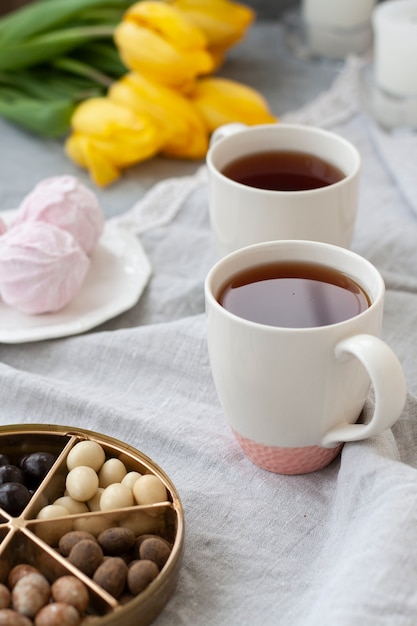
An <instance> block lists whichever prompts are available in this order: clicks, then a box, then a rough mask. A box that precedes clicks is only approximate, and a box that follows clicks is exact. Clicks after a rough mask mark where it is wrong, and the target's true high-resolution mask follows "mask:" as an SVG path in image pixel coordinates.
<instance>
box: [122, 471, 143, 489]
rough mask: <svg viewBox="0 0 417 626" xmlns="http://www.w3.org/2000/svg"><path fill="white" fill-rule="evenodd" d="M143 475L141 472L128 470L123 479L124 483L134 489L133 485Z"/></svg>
mask: <svg viewBox="0 0 417 626" xmlns="http://www.w3.org/2000/svg"><path fill="white" fill-rule="evenodd" d="M141 476H142V474H140V473H139V472H128V473H127V474H126V476H125V477H124V478H123V480H122V485H126V487H129V489H133V485H134V484H135V482H136V481H137V479H138V478H140V477H141Z"/></svg>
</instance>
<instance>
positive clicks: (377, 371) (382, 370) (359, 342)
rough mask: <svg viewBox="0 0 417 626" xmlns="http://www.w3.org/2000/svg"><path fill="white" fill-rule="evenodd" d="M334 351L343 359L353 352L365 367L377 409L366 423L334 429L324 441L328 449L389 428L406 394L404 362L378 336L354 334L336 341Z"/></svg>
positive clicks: (340, 426) (325, 436)
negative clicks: (401, 362) (402, 363)
mask: <svg viewBox="0 0 417 626" xmlns="http://www.w3.org/2000/svg"><path fill="white" fill-rule="evenodd" d="M335 354H336V357H337V358H338V359H340V360H346V359H349V358H351V355H353V356H354V357H356V358H358V359H359V360H360V361H361V362H362V364H363V365H364V366H365V368H366V370H367V371H368V374H369V376H370V379H371V383H372V385H373V388H374V395H375V409H374V414H373V416H372V418H371V419H370V420H369V421H368V422H367V423H366V424H340V425H338V426H334V427H333V428H331V429H330V430H329V431H328V432H327V433H326V434H325V435H324V437H323V440H322V446H324V447H325V448H333V447H334V446H336V445H338V444H340V443H343V442H347V441H359V440H360V439H366V438H368V437H372V436H373V435H377V434H379V433H381V432H382V431H383V430H385V429H386V428H390V427H391V426H392V425H393V424H394V422H396V421H397V419H398V418H399V417H400V415H401V413H402V410H403V408H404V404H405V400H406V396H407V388H406V383H405V378H404V373H403V370H402V367H401V364H400V362H399V360H398V358H397V357H396V355H395V354H394V352H393V351H392V350H391V348H389V347H388V346H387V344H386V343H384V342H383V341H382V340H381V339H379V337H375V336H373V335H365V334H363V335H353V336H352V337H348V338H347V339H344V340H343V341H341V342H339V343H338V344H337V346H336V348H335Z"/></svg>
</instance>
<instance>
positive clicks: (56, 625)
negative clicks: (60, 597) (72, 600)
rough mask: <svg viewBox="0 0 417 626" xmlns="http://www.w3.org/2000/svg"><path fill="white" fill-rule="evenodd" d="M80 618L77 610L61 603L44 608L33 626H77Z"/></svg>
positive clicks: (53, 603) (54, 603)
mask: <svg viewBox="0 0 417 626" xmlns="http://www.w3.org/2000/svg"><path fill="white" fill-rule="evenodd" d="M79 624H81V616H80V614H79V613H78V611H77V609H76V608H75V607H73V606H71V605H70V604H64V603H63V602H52V603H51V604H47V605H46V606H44V607H43V608H42V609H41V610H40V611H39V613H38V614H37V615H36V617H35V626H79Z"/></svg>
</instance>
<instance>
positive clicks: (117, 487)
mask: <svg viewBox="0 0 417 626" xmlns="http://www.w3.org/2000/svg"><path fill="white" fill-rule="evenodd" d="M133 505H134V499H133V494H132V490H131V489H129V487H126V485H122V484H121V483H113V484H111V485H109V486H108V487H106V489H105V490H104V491H103V493H102V495H101V499H100V509H101V510H102V511H110V510H111V509H123V508H125V507H128V506H133Z"/></svg>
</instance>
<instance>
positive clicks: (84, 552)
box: [68, 539, 103, 576]
mask: <svg viewBox="0 0 417 626" xmlns="http://www.w3.org/2000/svg"><path fill="white" fill-rule="evenodd" d="M68 559H69V561H70V563H72V564H73V565H75V567H78V569H80V570H81V571H82V572H84V574H87V576H92V575H93V574H94V572H95V571H96V569H97V568H98V566H99V565H100V564H101V563H102V561H103V550H102V549H101V548H100V546H99V545H98V543H97V542H96V541H91V540H90V539H83V540H82V541H79V542H78V543H76V544H75V546H74V547H73V548H72V550H71V552H70V553H69V556H68Z"/></svg>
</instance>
